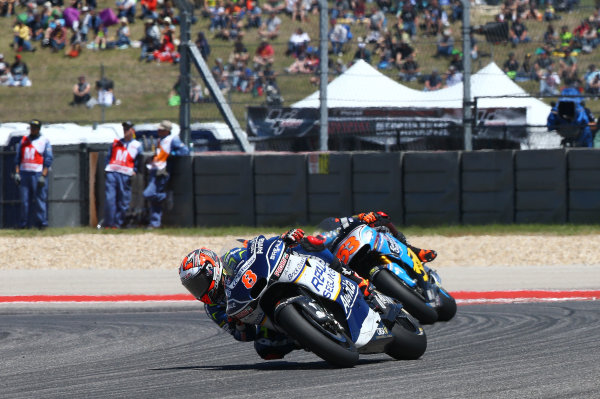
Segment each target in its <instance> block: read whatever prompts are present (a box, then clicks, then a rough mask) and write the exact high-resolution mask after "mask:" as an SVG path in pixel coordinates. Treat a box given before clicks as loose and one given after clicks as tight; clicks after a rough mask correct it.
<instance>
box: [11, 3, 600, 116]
mask: <svg viewBox="0 0 600 399" xmlns="http://www.w3.org/2000/svg"><path fill="white" fill-rule="evenodd" d="M592 5H593V0H582V1H581V6H580V7H579V8H578V9H577V10H576V11H574V12H572V13H569V14H566V13H564V14H561V16H562V20H561V21H557V22H555V23H554V25H555V26H556V27H560V25H562V24H566V25H568V26H569V27H570V28H571V29H573V28H574V27H575V26H576V25H577V24H578V23H579V22H580V20H581V19H583V18H587V17H588V16H589V15H591V14H592V12H593V9H592V8H587V7H588V6H592ZM98 7H99V8H100V9H102V8H106V7H114V1H108V0H99V1H98ZM497 10H498V8H497V7H491V6H475V7H474V9H473V15H472V23H473V25H475V24H479V23H485V22H489V21H491V20H492V19H493V15H494V13H496V12H497ZM18 12H22V9H18ZM138 14H139V10H138ZM197 14H199V13H197ZM387 18H388V24H392V23H393V21H394V19H395V17H394V16H393V15H389V14H388V15H387ZM281 19H282V21H283V24H282V27H281V34H280V36H279V38H278V39H277V40H275V41H274V42H273V47H274V48H275V53H276V61H275V65H274V69H275V70H276V71H277V72H278V74H279V76H278V83H279V86H280V88H281V90H282V95H283V97H284V98H285V103H286V104H290V103H292V102H295V101H298V100H300V99H302V98H304V97H305V96H307V95H308V94H310V93H312V92H314V91H316V90H317V87H316V86H314V85H312V84H311V83H310V82H309V77H308V76H307V75H289V74H286V73H285V72H284V69H285V67H287V66H289V65H290V64H291V63H292V61H293V59H292V58H289V57H286V56H285V55H284V52H285V49H286V42H287V40H288V38H289V37H290V35H291V33H292V32H293V31H294V30H295V29H296V28H297V27H299V26H302V27H303V28H304V30H305V31H307V32H308V33H309V35H310V37H311V38H312V40H313V42H312V44H313V45H318V44H317V41H318V23H319V21H318V19H319V18H318V15H311V16H310V17H309V21H308V22H307V23H304V24H300V22H295V21H291V19H290V17H288V16H286V15H282V16H281ZM13 22H14V17H9V18H8V17H7V18H0V32H2V35H1V36H0V37H1V39H0V52H1V53H3V54H4V55H5V59H6V61H8V62H12V61H13V59H14V54H15V53H14V51H13V49H12V48H10V47H9V45H10V43H11V41H12V26H13ZM525 23H526V25H527V27H528V29H529V32H530V36H531V37H532V39H533V41H532V42H531V43H529V44H527V45H519V46H518V47H517V48H512V47H511V46H510V45H497V46H493V47H492V46H490V45H489V44H488V43H485V42H484V40H483V37H481V36H478V37H477V39H478V40H479V50H480V53H484V54H487V55H485V56H483V57H480V58H479V59H478V60H476V61H474V65H473V67H474V72H475V71H477V70H478V69H479V68H481V67H483V66H485V65H487V63H488V62H490V61H491V60H494V61H495V62H496V63H497V64H499V65H500V66H502V64H503V63H504V61H505V60H506V58H507V54H508V53H509V52H510V51H515V52H516V53H517V58H518V59H519V61H521V60H522V58H523V55H524V54H525V53H527V52H531V53H534V52H535V49H536V47H539V46H540V45H541V39H542V36H543V33H544V31H545V30H546V26H547V24H548V23H547V22H538V21H531V20H527V21H525ZM208 25H209V21H208V20H207V19H203V18H200V19H199V21H198V22H197V23H196V24H194V25H193V30H192V38H195V37H196V33H197V32H199V31H204V32H206V33H207V36H208V38H209V43H210V44H211V47H212V54H211V56H210V57H209V58H208V62H209V64H210V65H211V66H212V65H213V64H214V59H215V58H217V57H219V58H223V59H227V58H228V57H229V54H230V53H231V51H232V49H233V43H232V42H227V41H223V40H222V39H215V38H213V37H212V34H211V33H209V32H208ZM461 25H462V24H461V23H460V22H456V23H454V24H453V25H452V26H451V28H452V31H453V35H454V36H455V38H456V40H457V43H458V45H459V46H460V38H459V35H460V31H461ZM131 29H132V38H133V39H134V40H138V39H141V37H142V30H143V24H142V22H141V21H140V20H139V19H138V20H137V22H136V23H135V24H133V25H132V26H131ZM115 31H116V28H114V27H112V28H111V29H110V30H109V35H114V33H115ZM352 31H353V34H354V37H358V36H365V35H366V33H367V27H366V25H362V24H355V25H353V26H352ZM244 42H245V44H246V46H247V48H248V50H249V52H250V54H253V53H254V50H255V49H256V47H257V46H258V43H259V40H258V35H257V32H256V30H248V31H246V34H245V39H244ZM413 44H414V45H415V47H416V48H417V51H418V52H417V61H418V62H419V63H420V65H421V68H422V70H423V72H424V73H428V72H429V71H431V70H432V69H433V68H437V69H438V70H440V71H445V70H446V68H447V66H448V60H445V59H436V58H433V57H432V56H433V54H434V52H435V38H434V37H423V36H421V35H420V36H419V37H417V38H416V40H415V42H414V43H413ZM35 45H36V46H37V51H36V52H33V53H22V56H23V60H24V61H25V62H26V63H27V64H28V66H29V70H30V77H31V79H32V81H33V86H32V87H29V88H19V87H18V88H9V87H0V122H14V121H27V120H29V119H31V118H34V117H35V118H40V119H42V120H43V121H44V122H49V123H50V122H52V123H58V122H75V123H80V124H92V123H96V122H97V123H101V122H103V121H106V122H118V121H121V120H124V119H131V120H133V121H136V122H142V121H143V122H149V121H158V120H161V119H171V120H174V121H177V120H178V115H179V110H178V108H177V107H169V106H167V97H168V93H169V91H170V90H171V88H172V87H173V85H174V83H175V82H176V80H177V77H178V74H179V66H176V65H172V64H158V63H155V62H153V63H146V62H140V61H139V60H138V57H139V53H140V50H139V49H134V48H129V49H125V50H117V49H115V50H104V51H93V50H88V49H84V51H83V52H82V54H81V55H80V56H79V57H77V58H74V59H72V58H69V57H66V56H65V55H64V53H52V52H50V51H49V49H47V48H43V49H42V48H40V43H39V42H36V43H35ZM355 46H356V42H354V43H352V47H351V49H350V50H349V51H348V52H346V54H344V56H343V59H344V61H345V62H349V61H351V59H352V56H353V54H354V51H355V49H356V47H355ZM599 54H600V48H599V49H596V50H594V51H593V52H592V53H591V54H587V55H581V56H579V57H578V58H579V64H580V68H579V69H580V71H581V72H583V71H585V68H586V67H587V65H588V64H589V63H595V64H600V57H599ZM377 61H378V59H377V57H374V62H373V63H374V64H375V63H376V62H377ZM102 70H103V71H104V73H105V75H106V76H107V77H108V78H110V79H112V80H113V81H114V82H115V94H116V97H117V98H118V99H119V100H121V104H120V105H118V106H114V107H111V108H107V109H106V110H105V112H104V115H103V112H102V110H101V109H100V107H95V108H93V109H86V108H84V107H71V106H69V105H68V103H69V102H70V101H71V99H72V94H71V89H72V86H73V85H74V84H75V83H76V80H77V76H79V75H81V74H84V75H86V76H87V77H88V80H89V81H90V82H92V83H93V82H95V81H96V80H98V79H99V78H100V77H101V71H102ZM385 73H387V74H389V75H390V76H391V77H394V78H395V76H396V74H397V72H396V71H395V70H390V71H385ZM194 75H195V79H197V80H200V78H199V76H198V74H197V72H195V71H194ZM409 85H410V86H411V87H413V88H421V87H422V84H420V83H417V82H415V83H411V84H409ZM522 86H523V87H524V88H525V89H526V90H527V91H528V92H530V93H532V94H534V95H535V94H536V93H537V91H538V87H539V84H538V83H537V82H525V83H524V84H522ZM382 95H385V93H382ZM227 98H228V99H229V101H230V103H231V106H232V108H233V110H234V113H235V115H236V116H237V118H238V120H239V121H240V123H241V124H242V126H244V125H245V109H246V107H247V106H248V105H259V104H261V103H262V102H263V101H264V97H257V98H253V97H252V96H251V94H248V93H233V94H230V95H228V96H227ZM590 105H591V106H592V109H593V110H594V111H595V112H596V113H598V112H600V107H599V106H598V105H597V104H596V102H591V104H590ZM220 119H221V117H220V114H219V112H218V110H217V108H216V106H215V105H214V104H211V103H202V104H193V105H192V121H194V122H195V121H213V120H220Z"/></svg>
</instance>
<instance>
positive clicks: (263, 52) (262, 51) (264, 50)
mask: <svg viewBox="0 0 600 399" xmlns="http://www.w3.org/2000/svg"><path fill="white" fill-rule="evenodd" d="M252 60H253V61H254V63H255V64H258V65H262V66H265V65H267V64H272V63H273V62H274V61H275V50H273V46H271V45H270V44H269V42H267V41H266V40H263V41H262V42H261V43H260V45H259V46H258V48H257V49H256V52H255V53H254V58H253V59H252Z"/></svg>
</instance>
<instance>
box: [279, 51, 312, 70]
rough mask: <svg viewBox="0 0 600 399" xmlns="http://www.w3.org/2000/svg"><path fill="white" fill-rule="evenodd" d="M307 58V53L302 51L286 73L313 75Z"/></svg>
mask: <svg viewBox="0 0 600 399" xmlns="http://www.w3.org/2000/svg"><path fill="white" fill-rule="evenodd" d="M306 58H307V55H306V52H305V51H302V52H301V53H299V54H298V56H297V57H296V59H295V60H294V62H292V64H291V65H290V66H289V67H287V68H285V71H286V72H287V73H311V69H310V68H309V67H308V65H307V62H306Z"/></svg>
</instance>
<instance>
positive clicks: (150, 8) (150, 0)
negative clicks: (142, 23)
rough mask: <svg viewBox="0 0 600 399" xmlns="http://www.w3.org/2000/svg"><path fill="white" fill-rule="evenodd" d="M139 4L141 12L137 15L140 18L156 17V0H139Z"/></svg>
mask: <svg viewBox="0 0 600 399" xmlns="http://www.w3.org/2000/svg"><path fill="white" fill-rule="evenodd" d="M140 5H141V6H142V14H141V15H140V16H139V18H140V19H146V18H152V19H156V18H158V14H157V13H156V6H157V5H158V1H157V0H140Z"/></svg>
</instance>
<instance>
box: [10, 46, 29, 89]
mask: <svg viewBox="0 0 600 399" xmlns="http://www.w3.org/2000/svg"><path fill="white" fill-rule="evenodd" d="M10 75H11V76H10V80H9V83H8V85H9V86H22V87H29V86H31V80H30V79H29V68H27V64H26V63H25V62H24V61H22V60H21V54H17V55H15V62H14V63H13V64H12V65H11V66H10Z"/></svg>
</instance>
